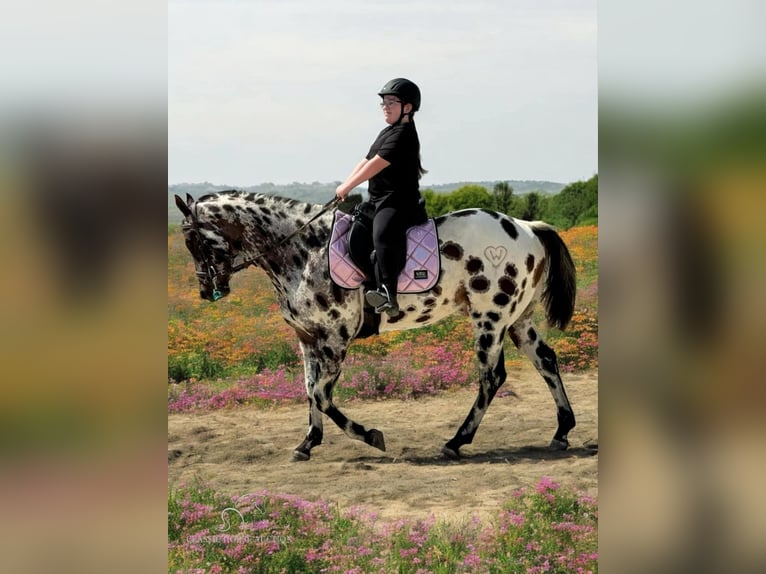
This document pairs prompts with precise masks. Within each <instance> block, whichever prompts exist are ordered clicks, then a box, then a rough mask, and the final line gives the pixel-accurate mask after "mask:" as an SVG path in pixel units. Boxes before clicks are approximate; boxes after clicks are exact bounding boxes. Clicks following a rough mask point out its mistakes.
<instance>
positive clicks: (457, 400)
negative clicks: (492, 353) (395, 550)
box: [168, 367, 598, 519]
mask: <svg viewBox="0 0 766 574" xmlns="http://www.w3.org/2000/svg"><path fill="white" fill-rule="evenodd" d="M564 383H565V385H566V389H567V394H568V395H569V399H570V401H571V403H572V406H573V408H574V412H575V416H576V417H577V427H576V428H575V429H574V430H573V431H572V432H571V433H570V435H569V441H570V448H569V450H568V451H566V452H563V453H561V452H551V451H549V450H548V449H547V445H548V443H549V442H550V439H551V438H552V437H553V433H554V431H555V429H556V414H555V408H554V405H553V399H552V398H551V396H550V394H549V392H548V389H547V387H546V385H545V383H544V382H543V381H542V379H541V378H540V377H539V375H538V374H537V373H536V372H535V371H534V370H533V369H532V368H531V367H529V368H523V369H521V370H517V371H514V372H510V373H509V375H508V381H507V382H506V385H505V386H504V387H503V389H501V393H500V395H498V397H496V398H495V401H494V402H493V403H492V406H491V407H490V409H489V411H488V413H487V415H486V416H485V417H484V420H483V422H482V424H481V427H480V428H479V431H478V433H477V435H476V438H475V440H474V443H473V444H472V445H467V446H465V447H463V449H462V450H461V452H462V454H463V455H464V458H463V460H461V461H459V462H452V461H447V460H446V459H444V458H443V457H442V456H441V455H440V454H439V450H440V448H441V447H442V445H443V444H444V443H445V442H446V441H447V440H448V439H449V438H451V437H452V435H453V434H454V432H455V430H456V429H457V427H458V425H459V424H460V423H461V422H462V421H463V419H464V418H465V416H466V414H467V413H468V410H469V408H470V406H471V404H472V403H473V400H474V398H475V394H476V393H475V391H474V390H470V391H469V390H460V391H454V392H449V393H445V394H443V395H441V396H438V397H429V398H423V399H419V400H415V401H406V402H405V401H399V400H389V401H380V402H351V403H346V404H340V405H339V406H340V408H341V409H342V410H343V411H344V412H346V413H347V414H348V415H349V416H350V417H351V418H353V419H355V420H356V421H357V422H359V423H361V424H363V425H365V426H368V427H375V428H378V429H379V430H381V431H382V432H383V433H384V434H385V438H386V447H387V452H385V453H382V452H380V451H378V450H375V449H373V448H371V447H369V446H367V445H365V444H363V443H360V442H357V441H353V440H351V439H348V438H347V437H346V436H345V435H343V433H342V432H341V431H340V429H338V428H337V427H336V426H335V425H334V424H333V423H332V422H331V421H329V419H325V427H324V428H325V436H324V442H323V444H322V445H321V446H320V447H317V448H316V449H314V451H313V452H312V459H311V460H310V461H308V462H303V463H293V462H291V461H290V455H291V452H292V449H293V448H294V447H295V446H297V445H298V443H299V442H300V441H301V440H302V439H303V435H304V434H305V432H306V430H307V426H308V410H307V407H306V406H305V405H303V404H301V405H291V406H285V407H277V408H273V409H270V410H264V409H254V408H242V409H233V410H221V411H215V412H211V413H205V414H194V415H188V414H184V415H169V417H168V483H169V486H175V485H178V484H179V483H183V482H186V483H189V482H191V481H192V480H194V479H195V478H200V479H202V480H203V481H204V482H205V483H207V484H209V485H211V486H213V487H214V488H216V489H218V490H220V491H223V492H226V493H229V494H244V493H247V492H257V491H261V490H268V491H271V492H280V493H290V494H297V495H299V496H301V497H304V498H308V499H316V498H323V499H326V500H329V501H337V502H338V504H339V506H340V507H341V508H348V507H349V506H354V505H363V506H365V507H366V508H367V509H368V510H370V511H374V512H376V513H378V515H379V516H380V517H381V518H383V519H392V518H398V517H402V516H410V517H426V516H428V515H429V514H431V513H434V514H435V515H436V516H437V518H443V517H450V518H459V517H467V516H470V515H473V514H479V515H484V516H489V515H491V514H493V512H494V510H495V509H496V508H497V507H498V505H499V504H501V503H502V501H504V500H506V499H508V498H510V497H511V494H512V492H513V491H514V490H515V489H517V488H519V487H530V486H532V485H534V484H535V483H536V482H537V481H538V480H539V479H540V477H542V476H549V477H551V478H552V479H553V480H555V481H557V482H560V483H562V484H563V485H566V486H570V487H574V488H577V489H579V490H582V491H584V492H587V493H588V494H590V495H591V496H595V495H596V494H597V488H598V482H597V481H598V455H597V452H598V398H597V397H598V389H597V387H598V378H597V372H595V371H592V372H588V373H584V374H580V375H567V376H565V377H564ZM509 391H511V392H510V393H509Z"/></svg>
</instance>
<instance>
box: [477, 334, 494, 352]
mask: <svg viewBox="0 0 766 574" xmlns="http://www.w3.org/2000/svg"><path fill="white" fill-rule="evenodd" d="M494 342H495V338H494V337H493V336H492V334H491V333H484V334H483V335H482V336H481V337H479V347H481V348H482V349H483V350H485V351H486V350H488V349H489V348H490V347H491V346H492V343H494Z"/></svg>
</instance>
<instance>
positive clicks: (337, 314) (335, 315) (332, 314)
mask: <svg viewBox="0 0 766 574" xmlns="http://www.w3.org/2000/svg"><path fill="white" fill-rule="evenodd" d="M330 318H331V319H333V320H334V321H337V320H338V319H340V312H339V311H338V310H337V309H333V310H332V311H330Z"/></svg>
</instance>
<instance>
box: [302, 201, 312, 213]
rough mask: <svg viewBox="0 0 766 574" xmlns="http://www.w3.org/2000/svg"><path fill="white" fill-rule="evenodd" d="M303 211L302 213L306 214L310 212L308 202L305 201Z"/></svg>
mask: <svg viewBox="0 0 766 574" xmlns="http://www.w3.org/2000/svg"><path fill="white" fill-rule="evenodd" d="M303 213H304V215H308V214H309V213H311V204H310V203H307V204H306V207H304V208H303Z"/></svg>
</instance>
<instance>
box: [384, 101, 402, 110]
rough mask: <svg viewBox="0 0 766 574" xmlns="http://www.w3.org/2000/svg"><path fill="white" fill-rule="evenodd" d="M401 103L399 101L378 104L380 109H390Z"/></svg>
mask: <svg viewBox="0 0 766 574" xmlns="http://www.w3.org/2000/svg"><path fill="white" fill-rule="evenodd" d="M401 103H402V102H401V100H383V101H382V102H380V107H381V108H390V107H391V106H393V105H394V104H401Z"/></svg>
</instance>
